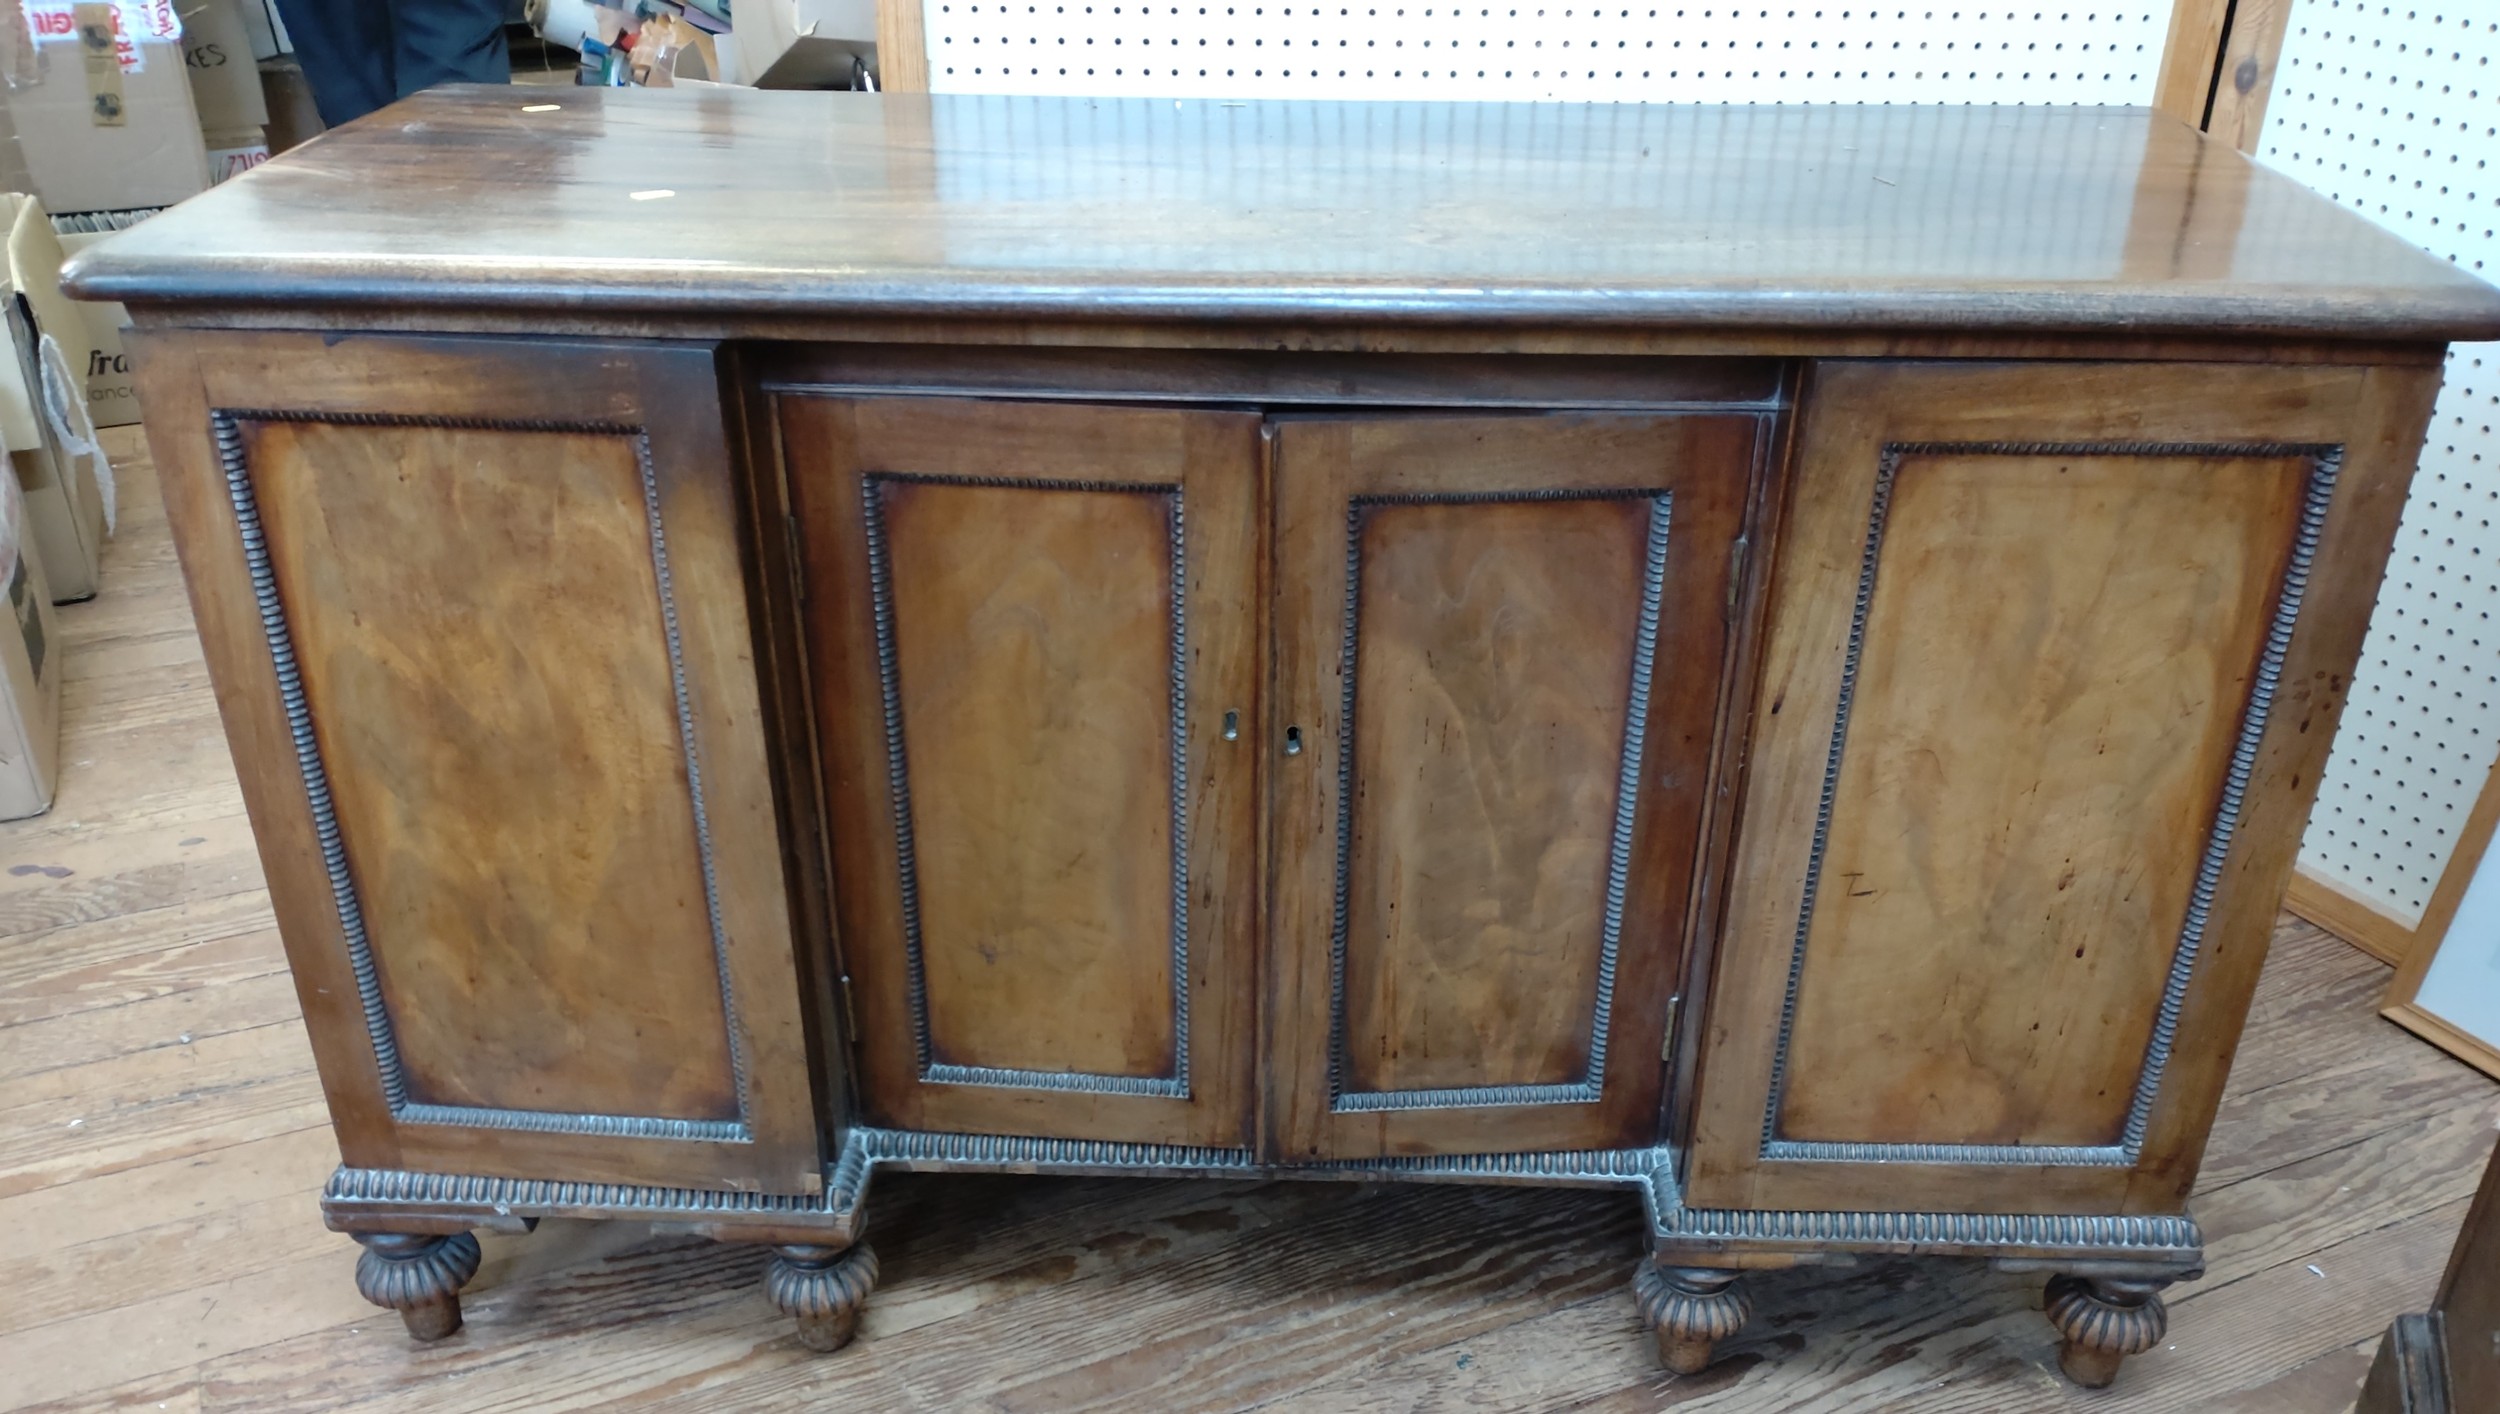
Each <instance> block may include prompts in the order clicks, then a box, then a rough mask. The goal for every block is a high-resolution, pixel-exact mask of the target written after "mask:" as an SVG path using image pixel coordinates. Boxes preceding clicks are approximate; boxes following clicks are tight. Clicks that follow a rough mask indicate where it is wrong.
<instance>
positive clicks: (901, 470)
mask: <svg viewBox="0 0 2500 1414" xmlns="http://www.w3.org/2000/svg"><path fill="white" fill-rule="evenodd" d="M779 425H780V430H781V443H782V448H783V455H784V456H785V457H786V458H787V467H788V479H789V483H790V491H791V497H792V502H793V505H794V507H795V509H796V512H797V516H798V520H797V532H798V535H799V539H800V555H801V559H802V560H803V562H804V566H805V570H806V576H807V584H808V594H809V600H808V603H809V610H808V614H807V619H808V629H809V635H810V652H811V658H810V667H811V670H812V672H813V674H814V678H815V703H816V708H817V711H818V714H819V719H818V720H819V729H818V738H817V740H818V746H819V750H820V751H821V753H822V761H823V769H824V776H825V784H824V789H825V799H826V802H827V810H828V819H829V822H830V825H831V837H832V844H833V865H832V873H833V880H834V885H835V889H834V892H835V896H836V900H837V907H838V910H839V915H840V919H841V931H842V945H843V955H844V959H845V961H846V963H847V965H848V966H849V967H850V969H851V974H852V977H853V979H854V983H855V992H854V997H855V1000H856V1004H857V1011H858V1016H859V1021H860V1025H861V1028H862V1042H863V1046H864V1051H863V1062H862V1067H861V1069H862V1082H863V1084H862V1088H863V1099H864V1100H865V1101H866V1103H867V1106H868V1109H869V1111H870V1112H871V1114H872V1115H874V1116H876V1117H878V1118H879V1119H880V1120H882V1121H883V1122H886V1123H896V1124H904V1125H910V1126H914V1127H925V1128H931V1129H940V1130H954V1131H960V1132H969V1133H1009V1134H1044V1135H1055V1136H1060V1137H1067V1138H1079V1139H1124V1140H1137V1141H1155V1142H1182V1143H1197V1144H1232V1145H1240V1144H1245V1143H1247V1142H1248V1126H1249V1116H1250V1085H1251V1076H1252V1073H1253V1071H1254V1068H1255V1065H1256V1062H1257V1057H1256V1053H1255V1047H1254V1045H1253V1043H1252V1041H1251V1039H1250V1036H1251V1033H1250V1030H1249V1027H1250V1020H1251V1016H1252V1014H1253V1013H1252V1007H1253V1004H1254V996H1253V986H1254V980H1253V979H1254V977H1255V972H1254V970H1253V952H1252V948H1253V946H1254V939H1253V938H1252V936H1251V933H1250V925H1251V923H1252V920H1253V914H1252V911H1251V910H1252V908H1253V907H1254V904H1255V898H1256V893H1257V889H1256V887H1255V883H1254V881H1253V872H1252V871H1253V869H1254V867H1255V866H1254V848H1255V837H1254V833H1253V830H1252V828H1251V822H1252V819H1253V818H1254V817H1253V816H1252V814H1251V811H1252V809H1253V796H1252V792H1251V788H1250V787H1251V782H1252V781H1253V779H1254V775H1253V772H1254V768H1255V762H1256V753H1257V747H1256V745H1255V743H1254V742H1253V741H1252V740H1250V739H1248V738H1250V737H1252V736H1254V735H1255V733H1256V727H1255V723H1256V721H1257V712H1258V708H1259V694H1258V681H1257V676H1256V664H1257V658H1256V649H1257V633H1258V627H1259V623H1260V613H1259V606H1258V604H1257V603H1256V601H1255V599H1254V598H1253V586H1254V583H1255V578H1254V577H1255V575H1256V573H1257V567H1258V565H1257V562H1258V555H1257V552H1258V548H1259V536H1260V525H1259V517H1258V516H1257V515H1256V514H1255V511H1254V507H1255V505H1256V499H1257V496H1258V492H1259V478H1258V475H1257V471H1258V461H1257V457H1258V442H1257V437H1256V431H1257V423H1256V420H1255V418H1253V417H1251V416H1249V415H1247V414H1242V413H1213V412H1198V411H1167V410H1140V409H1124V408H1108V407H1099V406H1086V405H1081V404H1075V405H1070V404H1058V405H1053V404H1040V403H1010V402H977V401H971V400H963V399H933V398H834V397H815V396H785V397H783V398H782V399H780V402H779ZM872 516H873V517H874V518H875V520H874V524H875V532H874V533H875V536H876V539H875V540H874V541H873V542H872V540H871V538H870V536H871V520H870V517H872ZM1176 531H1177V532H1178V535H1179V548H1178V551H1177V553H1178V554H1179V557H1180V563H1178V564H1177V565H1176V564H1175V563H1174V555H1175V545H1174V537H1175V532H1176ZM872 543H873V545H874V547H875V548H874V549H873V551H872V548H871V547H872ZM1176 571H1177V572H1178V573H1179V575H1180V576H1181V579H1180V580H1176V578H1175V572H1176ZM880 614H883V615H884V625H883V627H882V628H881V627H880V624H879V621H878V616H879V615H880ZM1176 633H1177V637H1176ZM889 711H891V714H892V715H891V716H889ZM1176 713H1177V714H1178V718H1177V721H1178V725H1179V728H1180V730H1181V731H1182V732H1183V734H1184V736H1185V738H1186V739H1185V742H1184V743H1183V745H1184V753H1185V756H1186V760H1187V771H1188V776H1187V778H1186V780H1185V781H1184V782H1182V785H1183V789H1182V791H1181V793H1180V801H1179V804H1180V810H1181V813H1180V815H1178V816H1176V815H1175V793H1174V785H1175V781H1174V775H1173V773H1174V771H1175V769H1176V762H1175V760H1174V746H1175V742H1174V730H1175V724H1176V717H1175V714H1176ZM1227 714H1230V716H1231V720H1232V722H1233V727H1232V732H1233V735H1232V737H1231V739H1227V737H1226V735H1225V731H1226V727H1225V722H1226V719H1227ZM898 760H899V761H900V762H901V767H902V769H901V776H900V779H899V780H898V779H897V776H896V771H895V767H896V763H897V761H898ZM1183 822H1185V828H1186V831H1187V833H1186V834H1185V835H1183V834H1176V833H1175V831H1176V827H1177V826H1181V825H1182V824H1183ZM1176 868H1178V869H1179V871H1180V873H1179V875H1178V877H1177V879H1176V873H1175V871H1176ZM1176 885H1177V886H1179V887H1181V888H1183V889H1185V897H1186V901H1187V902H1186V912H1185V914H1182V915H1177V916H1176V913H1175V907H1174V904H1175V888H1176ZM1176 929H1177V930H1185V931H1182V932H1176ZM1184 940H1185V942H1186V945H1187V950H1188V973H1187V975H1186V977H1185V978H1184V979H1181V980H1183V981H1184V982H1185V985H1186V988H1187V991H1186V997H1187V1011H1188V1017H1187V1028H1186V1029H1187V1033H1188V1034H1187V1042H1186V1048H1185V1049H1184V1048H1183V1038H1182V1031H1183V1027H1182V1018H1181V1013H1180V1010H1179V1008H1178V1007H1176V1005H1175V1002H1176V995H1175V990H1174V983H1175V980H1176V979H1175V976H1174V957H1175V945H1176V943H1177V942H1181V941H1184ZM915 952H916V953H917V961H916V962H915V960H914V954H915ZM915 989H919V996H918V999H917V1000H915V996H914V993H915ZM924 1017H925V1027H926V1051H925V1054H924V1052H923V1050H922V1038H921V1030H922V1027H923V1025H924V1021H923V1018H924ZM932 1066H952V1067H973V1068H982V1067H986V1068H992V1069H998V1070H1013V1071H1017V1072H1022V1074H1020V1075H1017V1076H991V1077H981V1076H957V1077H956V1078H954V1079H948V1078H946V1077H945V1076H944V1075H939V1076H937V1077H936V1078H931V1076H930V1074H929V1068H930V1067H932ZM1118 1081H1159V1082H1161V1083H1162V1085H1163V1086H1164V1087H1165V1088H1164V1089H1162V1090H1160V1091H1141V1090H1136V1089H1134V1088H1133V1087H1132V1088H1131V1089H1129V1090H1126V1091H1123V1090H1122V1089H1121V1088H1120V1087H1119V1086H1118V1085H1116V1084H1109V1083H1106V1082H1118ZM1184 1082H1186V1083H1185V1084H1184Z"/></svg>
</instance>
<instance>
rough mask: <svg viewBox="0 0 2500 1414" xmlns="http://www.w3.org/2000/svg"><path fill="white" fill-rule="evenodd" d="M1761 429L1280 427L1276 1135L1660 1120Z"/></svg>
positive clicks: (1342, 423) (1539, 1130) (1503, 1146)
mask: <svg viewBox="0 0 2500 1414" xmlns="http://www.w3.org/2000/svg"><path fill="white" fill-rule="evenodd" d="M1761 427H1762V424H1761V422H1760V421H1759V420H1758V419H1756V418H1754V417H1751V416H1743V415H1684V416H1675V415H1622V414H1603V415H1600V414H1552V415H1545V416H1523V417H1421V416H1419V417H1404V418H1394V417H1374V418H1347V419H1335V418H1314V419H1310V420H1292V421H1286V422H1282V423H1280V424H1279V425H1278V428H1277V447H1276V453H1277V454H1276V459H1275V476H1276V481H1277V496H1278V512H1277V524H1276V532H1275V544H1276V698H1277V701H1276V712H1277V716H1276V720H1275V723H1274V725H1273V727H1272V730H1273V731H1274V732H1276V733H1277V734H1278V736H1279V744H1278V747H1277V751H1278V756H1277V758H1276V765H1275V766H1274V768H1273V770H1274V782H1275V785H1274V791H1275V830H1276V839H1275V870H1276V899H1275V911H1274V929H1275V932H1274V946H1275V948H1276V953H1277V956H1276V982H1275V1001H1274V1009H1273V1027H1272V1029H1273V1035H1274V1045H1275V1062H1276V1066H1277V1074H1278V1082H1279V1083H1278V1097H1277V1098H1278V1110H1277V1113H1276V1115H1275V1129H1276V1134H1277V1147H1278V1148H1279V1150H1280V1151H1281V1156H1282V1157H1283V1158H1284V1159H1286V1160H1288V1161H1297V1162H1298V1161H1308V1160H1314V1159H1361V1158H1374V1157H1381V1156H1394V1155H1410V1154H1471V1153H1501V1152H1524V1151H1534V1150H1569V1149H1618V1148H1632V1147H1640V1146H1646V1145H1649V1144H1652V1143H1655V1142H1656V1141H1657V1139H1658V1135H1659V1108H1660V1106H1659V1098H1660V1088H1661V1085H1662V1083H1663V1076H1664V1071H1665V1067H1664V1065H1663V1063H1662V1061H1661V1051H1662V1049H1663V1047H1664V1045H1665V1041H1666V1037H1667V1029H1668V1024H1669V1012H1670V1009H1671V1003H1670V998H1671V996H1672V995H1673V994H1674V992H1675V990H1676V986H1677V976H1678V973H1679V970H1680V964H1681V961H1682V941H1683V939H1684V938H1685V936H1686V935H1687V928H1688V914H1689V913H1690V911H1691V908H1692V905H1693V881H1694V878H1695V876H1696V869H1695V863H1696V854H1697V852H1698V851H1699V849H1700V848H1701V844H1702V840H1703V837H1704V835H1705V833H1706V831H1705V828H1704V824H1705V816H1706V809H1705V807H1706V804H1707V801H1708V794H1709V790H1710V777H1711V765H1712V760H1713V757H1714V755H1716V753H1715V752H1714V750H1713V729H1714V724H1715V723H1716V722H1717V720H1718V719H1719V713H1718V704H1719V698H1720V693H1721V683H1722V679H1723V676H1724V673H1723V667H1724V664H1725V661H1726V656H1727V655H1726V647H1727V643H1728V637H1729V628H1728V623H1727V619H1728V611H1727V606H1728V603H1729V574H1730V569H1731V552H1732V546H1733V544H1734V542H1735V541H1736V539H1737V537H1738V535H1739V534H1740V532H1741V530H1742V527H1743V524H1744V522H1745V515H1746V502H1747V497H1748V493H1749V488H1750V486H1751V483H1752V480H1753V475H1752V473H1753V469H1754V467H1755V465H1756V461H1757V441H1758V438H1759V436H1760V431H1761Z"/></svg>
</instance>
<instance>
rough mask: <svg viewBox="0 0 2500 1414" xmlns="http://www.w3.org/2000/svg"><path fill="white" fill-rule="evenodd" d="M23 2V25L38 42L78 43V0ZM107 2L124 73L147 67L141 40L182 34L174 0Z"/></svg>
mask: <svg viewBox="0 0 2500 1414" xmlns="http://www.w3.org/2000/svg"><path fill="white" fill-rule="evenodd" d="M89 3H94V0H89ZM25 4H26V27H27V29H28V30H29V31H30V32H32V33H33V35H34V37H35V42H36V43H37V44H76V43H78V11H79V9H80V8H81V5H80V4H79V3H78V0H25ZM106 4H107V5H109V7H110V8H111V10H112V12H113V48H114V52H115V53H116V54H117V55H118V56H119V57H120V59H121V69H122V72H123V73H125V74H135V73H138V72H140V71H141V70H143V69H144V68H146V67H147V56H146V54H145V52H144V51H143V50H141V48H140V41H142V40H150V39H161V40H176V39H180V38H181V37H182V20H181V19H180V18H179V17H178V16H176V15H175V14H174V0H106ZM99 8H101V7H99Z"/></svg>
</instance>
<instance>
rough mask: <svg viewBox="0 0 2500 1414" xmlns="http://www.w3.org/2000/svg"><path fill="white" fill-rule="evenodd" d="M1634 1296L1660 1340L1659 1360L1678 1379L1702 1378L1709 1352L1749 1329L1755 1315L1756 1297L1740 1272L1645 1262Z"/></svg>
mask: <svg viewBox="0 0 2500 1414" xmlns="http://www.w3.org/2000/svg"><path fill="white" fill-rule="evenodd" d="M1632 1296H1633V1299H1634V1300H1636V1301H1638V1302H1639V1303H1640V1307H1641V1319H1642V1320H1644V1321H1646V1322H1648V1323H1649V1327H1650V1329H1651V1330H1652V1331H1653V1332H1655V1333H1656V1335H1657V1337H1658V1358H1659V1359H1660V1360H1661V1361H1664V1362H1665V1364H1666V1367H1667V1368H1668V1369H1670V1370H1673V1371H1674V1372H1676V1373H1677V1374H1679V1375H1695V1374H1699V1373H1701V1370H1702V1368H1703V1367H1704V1366H1706V1365H1708V1364H1709V1363H1710V1348H1711V1347H1712V1346H1714V1345H1717V1344H1718V1343H1719V1342H1720V1341H1723V1340H1725V1339H1727V1338H1728V1337H1729V1336H1732V1335H1734V1334H1736V1333H1737V1332H1738V1331H1740V1330H1742V1329H1744V1326H1745V1319H1746V1318H1747V1317H1749V1316H1751V1315H1752V1314H1753V1298H1751V1297H1749V1296H1747V1295H1746V1294H1745V1288H1744V1286H1743V1285H1742V1284H1740V1283H1739V1282H1738V1281H1737V1279H1736V1273H1734V1272H1723V1271H1716V1270H1713V1269H1711V1268H1709V1267H1662V1266H1660V1265H1658V1264H1657V1263H1656V1262H1643V1263H1641V1269H1640V1270H1639V1271H1637V1272H1635V1273H1633V1274H1632Z"/></svg>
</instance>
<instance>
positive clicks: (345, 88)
mask: <svg viewBox="0 0 2500 1414" xmlns="http://www.w3.org/2000/svg"><path fill="white" fill-rule="evenodd" d="M278 15H279V17H280V18H281V19H284V20H285V21H286V32H287V37H288V38H290V39H292V40H294V41H295V57H296V60H297V62H299V63H301V64H302V65H303V66H304V82H305V83H307V84H309V85H311V87H312V93H313V106H314V107H315V108H318V109H320V110H321V121H322V122H324V123H326V124H328V125H329V126H331V127H334V128H335V127H337V126H338V125H339V124H341V123H344V122H347V121H349V120H350V119H353V118H361V117H363V116H364V115H366V114H367V113H370V112H372V111H373V110H374V109H376V108H379V107H381V106H382V105H383V104H386V103H388V102H390V101H391V100H392V99H395V98H397V97H399V86H398V85H397V84H396V83H394V82H393V81H392V72H391V71H392V64H391V12H390V7H389V6H387V5H383V4H379V3H376V0H278Z"/></svg>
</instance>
